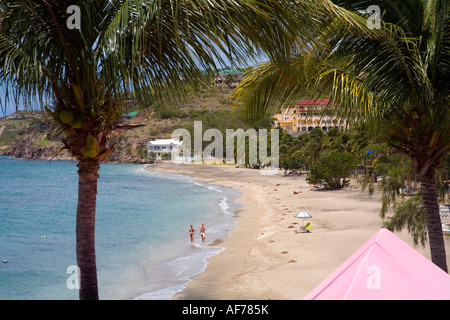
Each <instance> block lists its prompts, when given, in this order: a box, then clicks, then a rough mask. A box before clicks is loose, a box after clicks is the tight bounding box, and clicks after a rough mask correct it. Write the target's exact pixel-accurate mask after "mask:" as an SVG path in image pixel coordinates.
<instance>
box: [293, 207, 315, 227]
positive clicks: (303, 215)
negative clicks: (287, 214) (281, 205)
mask: <svg viewBox="0 0 450 320" xmlns="http://www.w3.org/2000/svg"><path fill="white" fill-rule="evenodd" d="M294 218H302V219H303V226H305V218H312V216H311V214H309V212H306V211H300V212H297V213H296V214H295V216H294Z"/></svg>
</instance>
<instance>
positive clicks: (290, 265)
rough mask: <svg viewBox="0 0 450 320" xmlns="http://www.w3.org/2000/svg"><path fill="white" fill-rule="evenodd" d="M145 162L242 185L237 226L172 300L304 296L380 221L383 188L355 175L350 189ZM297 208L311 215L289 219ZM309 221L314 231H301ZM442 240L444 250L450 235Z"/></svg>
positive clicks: (225, 168)
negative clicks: (366, 185) (365, 186)
mask: <svg viewBox="0 0 450 320" xmlns="http://www.w3.org/2000/svg"><path fill="white" fill-rule="evenodd" d="M148 168H149V169H150V170H152V171H156V172H170V173H178V174H182V175H186V176H190V177H191V178H193V179H195V180H197V181H201V182H205V183H209V184H217V185H222V186H224V187H228V188H232V189H236V190H239V191H240V198H238V199H235V200H234V202H237V203H239V204H241V207H240V208H239V210H238V213H237V214H236V222H235V223H236V227H235V228H234V229H233V230H231V235H230V236H229V237H227V238H225V239H223V242H222V243H221V244H220V247H223V248H224V250H222V251H221V252H220V253H218V254H216V255H213V256H212V257H210V258H209V259H208V260H207V266H206V269H205V270H204V271H203V272H202V273H201V274H199V275H197V276H196V277H195V278H194V279H193V280H192V281H191V282H190V283H188V284H187V285H186V286H185V289H184V290H183V291H182V292H179V293H178V294H176V295H175V296H174V297H173V298H172V299H174V300H204V299H208V300H271V299H274V300H297V299H302V298H303V297H304V296H305V295H306V294H308V293H309V292H310V291H311V290H312V289H313V288H314V287H315V286H317V285H318V284H319V283H320V282H321V281H322V280H323V279H324V278H325V277H326V276H328V275H329V274H330V273H331V272H332V271H334V270H335V269H336V268H337V267H338V266H339V265H340V264H341V263H342V262H344V261H345V260H346V259H347V258H348V257H349V256H350V255H351V254H353V253H354V252H355V251H356V250H357V249H358V248H359V247H360V246H361V245H363V244H364V243H365V242H366V241H367V240H369V239H370V238H371V237H372V236H373V235H374V234H375V233H376V232H377V231H378V230H379V229H380V228H381V225H382V219H381V218H380V217H379V212H380V208H381V202H380V200H379V199H380V193H379V192H376V193H375V194H374V195H372V196H370V195H368V192H367V191H362V190H361V186H360V185H359V184H358V183H357V182H356V181H354V180H352V181H351V188H350V189H344V190H337V191H320V192H317V191H310V190H309V189H310V186H309V185H308V184H307V183H306V181H305V177H304V176H297V177H284V176H283V173H282V171H281V170H280V172H279V173H278V174H276V175H261V173H260V172H259V170H255V169H247V168H235V167H234V166H230V165H202V164H173V163H171V162H164V163H158V164H156V165H152V166H149V167H148ZM294 191H295V192H294ZM298 211H308V212H310V213H311V215H312V218H310V219H306V220H305V221H303V219H297V218H294V217H293V216H294V215H295V213H297V212H298ZM307 221H309V222H310V223H311V224H312V225H313V230H312V233H299V232H298V230H299V228H300V226H301V225H302V224H303V223H306V222H307ZM395 234H396V235H397V236H399V237H400V238H401V239H402V240H404V241H405V242H406V243H408V244H409V245H411V246H412V247H413V248H414V249H416V250H417V251H418V252H420V253H421V254H422V255H424V256H425V257H427V258H428V259H430V254H429V247H428V245H426V246H425V247H422V246H414V245H413V241H412V238H411V236H410V235H409V234H408V233H407V232H406V231H402V232H395ZM446 247H447V253H448V252H449V250H450V245H449V239H446ZM447 257H448V258H447V260H449V254H447Z"/></svg>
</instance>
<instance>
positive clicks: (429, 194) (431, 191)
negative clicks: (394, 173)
mask: <svg viewBox="0 0 450 320" xmlns="http://www.w3.org/2000/svg"><path fill="white" fill-rule="evenodd" d="M434 174H435V169H434V168H430V169H428V171H427V172H426V173H425V174H422V175H421V180H422V183H421V185H422V197H423V206H424V208H425V214H426V219H427V229H428V239H429V242H430V251H431V261H433V263H434V264H435V265H437V266H438V267H439V268H441V269H442V270H444V271H445V272H448V270H447V260H446V255H445V243H444V235H443V234H442V223H441V216H440V214H439V203H438V195H437V190H436V182H435V179H434Z"/></svg>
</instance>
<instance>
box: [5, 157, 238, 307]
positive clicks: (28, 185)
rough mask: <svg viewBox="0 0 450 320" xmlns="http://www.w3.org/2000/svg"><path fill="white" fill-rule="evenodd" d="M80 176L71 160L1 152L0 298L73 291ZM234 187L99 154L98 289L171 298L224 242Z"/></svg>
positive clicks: (111, 294)
mask: <svg viewBox="0 0 450 320" xmlns="http://www.w3.org/2000/svg"><path fill="white" fill-rule="evenodd" d="M77 184H78V176H77V167H76V162H71V161H26V160H19V159H12V158H10V157H4V156H2V157H0V300H75V299H78V290H77V289H76V288H73V285H71V284H73V282H72V281H71V278H73V269H72V268H73V266H74V265H76V254H75V219H76V206H77V188H78V185H77ZM238 195H239V194H238V191H236V190H232V189H228V188H225V187H222V186H218V185H208V184H204V183H201V182H198V181H195V180H193V179H192V178H190V177H188V176H184V175H179V174H168V173H158V172H154V171H151V170H148V168H147V165H130V164H102V165H101V167H100V179H99V181H98V195H97V213H96V258H97V275H98V282H99V296H100V299H150V300H161V299H163V300H168V299H171V298H172V297H173V296H174V295H175V294H176V293H178V292H180V291H181V290H183V288H184V287H185V285H186V284H187V283H189V282H190V281H192V279H193V278H194V277H195V276H196V275H198V274H199V273H201V272H202V271H204V270H205V268H206V265H207V262H206V259H207V258H209V257H211V256H212V255H215V254H217V253H219V252H220V251H221V250H223V248H221V247H220V245H219V243H220V241H221V240H222V239H224V238H226V237H228V236H229V235H230V231H231V230H232V229H233V228H234V226H235V214H234V212H236V210H237V209H238V206H239V205H238V204H236V203H234V202H233V200H234V199H236V198H237V197H238ZM202 223H204V224H205V226H206V228H207V230H206V242H205V243H203V242H202V241H201V238H200V227H201V224H202ZM191 224H192V225H193V226H194V228H195V229H196V230H197V233H196V237H195V242H194V243H191V242H190V239H189V233H188V230H189V226H190V225H191ZM4 260H7V263H2V262H3V261H4Z"/></svg>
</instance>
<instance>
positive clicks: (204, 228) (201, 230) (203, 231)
mask: <svg viewBox="0 0 450 320" xmlns="http://www.w3.org/2000/svg"><path fill="white" fill-rule="evenodd" d="M205 231H206V227H205V225H204V224H203V223H202V227H201V228H200V236H201V237H202V241H203V242H205V239H206V236H205Z"/></svg>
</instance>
